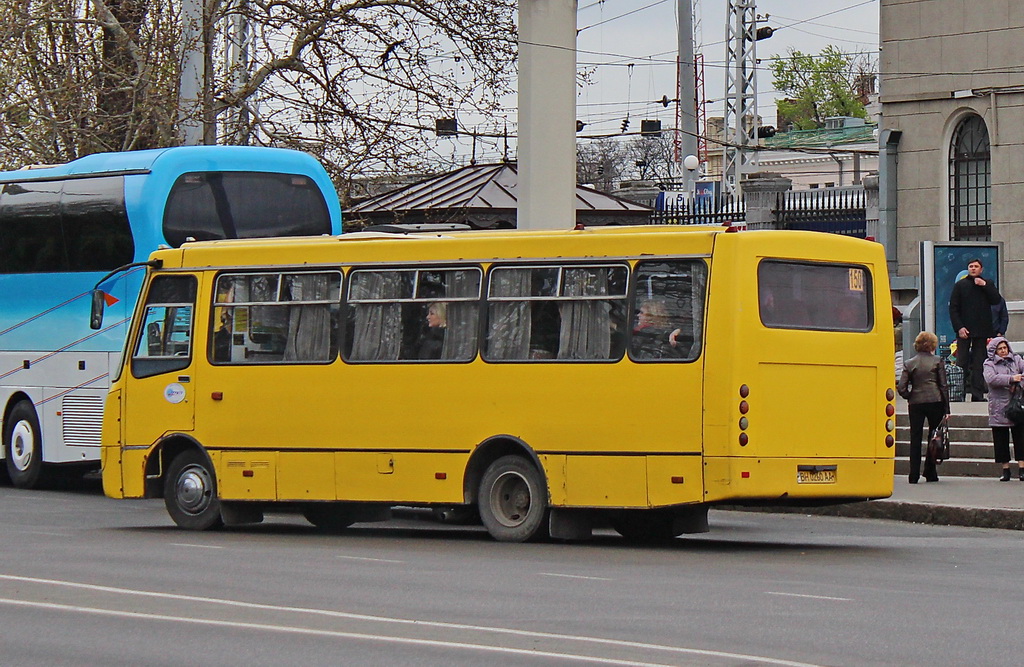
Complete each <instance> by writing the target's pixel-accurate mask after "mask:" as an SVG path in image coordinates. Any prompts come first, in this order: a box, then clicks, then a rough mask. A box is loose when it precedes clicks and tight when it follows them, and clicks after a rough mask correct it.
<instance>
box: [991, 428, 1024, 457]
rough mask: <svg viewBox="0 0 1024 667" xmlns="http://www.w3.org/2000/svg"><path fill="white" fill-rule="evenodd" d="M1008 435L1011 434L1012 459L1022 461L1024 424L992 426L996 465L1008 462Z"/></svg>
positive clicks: (1023, 453)
mask: <svg viewBox="0 0 1024 667" xmlns="http://www.w3.org/2000/svg"><path fill="white" fill-rule="evenodd" d="M1010 433H1013V458H1014V460H1016V461H1024V424H1021V425H1017V426H993V427H992V443H993V444H994V445H995V446H996V463H1009V462H1010Z"/></svg>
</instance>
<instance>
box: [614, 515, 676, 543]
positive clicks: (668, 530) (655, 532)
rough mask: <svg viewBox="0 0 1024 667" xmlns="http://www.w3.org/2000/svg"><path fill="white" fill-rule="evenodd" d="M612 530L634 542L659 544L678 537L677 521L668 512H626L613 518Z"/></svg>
mask: <svg viewBox="0 0 1024 667" xmlns="http://www.w3.org/2000/svg"><path fill="white" fill-rule="evenodd" d="M611 524H612V528H614V529H615V532H617V533H618V534H619V535H622V536H623V537H624V538H626V539H627V540H631V541H633V542H659V541H663V540H671V539H673V538H675V537H678V536H679V534H680V533H678V532H676V526H675V521H674V520H673V517H672V515H671V514H669V513H668V512H659V511H657V510H624V511H622V512H616V513H615V514H613V515H612V516H611Z"/></svg>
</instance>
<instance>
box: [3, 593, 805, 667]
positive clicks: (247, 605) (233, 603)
mask: <svg viewBox="0 0 1024 667" xmlns="http://www.w3.org/2000/svg"><path fill="white" fill-rule="evenodd" d="M0 581H17V582H24V583H34V584H47V585H51V586H61V587H65V588H75V589H80V590H88V591H97V592H103V593H116V594H120V595H125V596H137V597H148V598H157V599H163V600H178V601H185V602H200V603H207V604H217V605H223V606H226V607H236V608H244V609H259V610H262V611H279V612H290V613H299V614H311V615H316V616H324V617H328V618H346V619H351V620H359V621H372V622H377V623H391V624H396V625H413V626H418V627H430V628H440V629H445V630H469V631H474V632H490V633H494V634H501V635H509V636H515V637H532V638H539V639H557V640H564V641H573V642H580V643H589V644H598V645H605V646H617V647H625V648H638V649H647V650H654V651H664V652H667V653H676V654H681V655H693V656H704V657H712V658H722V659H728V660H752V661H754V662H758V663H761V664H766V665H780V666H781V667H817V666H816V665H814V664H812V663H806V662H796V661H793V660H781V659H776V658H768V657H764V656H758V655H749V654H745V653H730V652H728V651H711V650H706V649H696V648H684V647H681V646H666V645H663V644H648V643H645V642H632V641H626V640H621V639H606V638H603V637H588V636H585V635H566V634H559V633H555V632H537V631H532V630H516V629H513V628H501V627H488V626H484V625H469V624H466V623H446V622H444V621H422V620H414V619H407V618H394V617H390V616H373V615H369V614H355V613H352V612H345V611H334V610H330V609H313V608H306V607H285V606H281V605H268V604H260V603H256V602H243V601H240V600H226V599H222V598H211V597H204V596H198V595H179V594H176V593H161V592H158V591H137V590H132V589H130V588H118V587H114V586H100V585H97V584H83V583H79V582H75V581H63V580H60V579H41V578H37V577H21V576H17V575H12V574H0ZM0 602H8V603H11V604H27V603H22V602H21V601H19V600H6V599H0ZM32 604H36V603H32ZM39 604H42V603H39ZM100 611H101V612H105V611H106V610H100ZM108 613H122V612H108ZM123 613H126V614H127V613H134V612H123ZM182 620H183V621H191V620H193V619H191V618H186V619H182ZM211 622H212V621H211ZM408 641H413V640H408ZM537 655H540V654H537ZM587 660H592V658H587ZM621 664H629V663H621ZM634 664H639V663H634Z"/></svg>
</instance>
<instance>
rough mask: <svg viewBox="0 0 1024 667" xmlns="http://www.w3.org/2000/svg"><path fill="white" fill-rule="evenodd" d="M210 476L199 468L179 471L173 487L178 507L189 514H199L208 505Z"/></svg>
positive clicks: (210, 494)
mask: <svg viewBox="0 0 1024 667" xmlns="http://www.w3.org/2000/svg"><path fill="white" fill-rule="evenodd" d="M212 488H213V487H212V484H210V476H209V474H208V473H207V472H206V470H204V469H203V468H201V467H199V466H189V467H188V468H185V469H184V470H182V471H181V475H179V476H178V483H177V484H176V485H175V496H176V497H177V499H178V506H179V507H181V509H182V510H184V511H185V512H188V513H189V514H199V513H201V512H202V511H203V510H204V509H206V508H207V507H208V506H209V505H210V499H211V497H212Z"/></svg>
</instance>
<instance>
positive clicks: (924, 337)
mask: <svg viewBox="0 0 1024 667" xmlns="http://www.w3.org/2000/svg"><path fill="white" fill-rule="evenodd" d="M938 344H939V339H938V338H937V337H936V336H935V334H933V333H932V332H930V331H922V332H921V333H919V334H917V338H916V339H915V340H914V350H915V351H916V352H917V354H916V355H914V357H913V358H911V359H909V360H908V361H907V362H906V363H904V364H903V372H902V373H901V374H900V381H899V383H898V384H897V385H896V389H897V390H898V391H899V393H900V396H902V397H903V398H905V399H907V412H908V413H909V417H910V483H911V484H917V480H918V478H919V477H920V476H921V441H922V435H923V434H922V431H923V430H924V421H925V419H927V420H928V433H929V435H930V434H931V433H933V432H934V431H935V429H936V428H938V426H939V422H941V421H942V418H943V416H948V415H949V383H948V382H947V381H946V365H945V364H944V363H943V362H942V359H940V358H939V357H938V356H936V355H935V348H936V347H937V346H938ZM1007 453H1009V450H1007ZM1007 460H1009V459H1007ZM924 478H925V479H926V480H928V481H929V482H937V481H939V475H938V473H937V472H936V470H935V460H934V459H932V458H931V457H928V456H926V457H925V462H924ZM1007 479H1009V478H1007Z"/></svg>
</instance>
